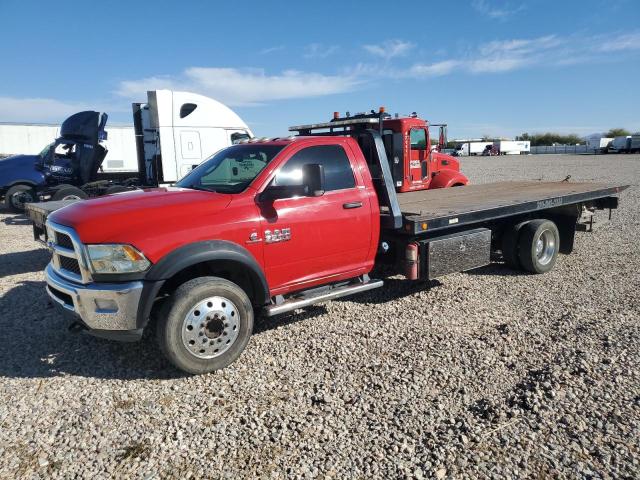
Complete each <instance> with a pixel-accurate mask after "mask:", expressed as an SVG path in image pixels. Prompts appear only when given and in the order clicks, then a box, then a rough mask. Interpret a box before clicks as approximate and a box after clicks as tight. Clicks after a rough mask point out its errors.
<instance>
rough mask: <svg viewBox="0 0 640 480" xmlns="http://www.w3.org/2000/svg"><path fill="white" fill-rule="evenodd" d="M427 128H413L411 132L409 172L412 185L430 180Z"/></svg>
mask: <svg viewBox="0 0 640 480" xmlns="http://www.w3.org/2000/svg"><path fill="white" fill-rule="evenodd" d="M427 135H428V134H427V129H426V128H422V127H420V128H412V129H411V131H410V139H411V145H410V147H409V148H410V152H409V172H410V176H411V182H412V183H422V182H426V181H428V180H429V178H428V177H429V157H430V155H429V154H430V153H431V152H429V142H428V136H427Z"/></svg>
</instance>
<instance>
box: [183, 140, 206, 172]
mask: <svg viewBox="0 0 640 480" xmlns="http://www.w3.org/2000/svg"><path fill="white" fill-rule="evenodd" d="M180 154H181V157H182V158H181V166H180V176H184V175H186V174H187V173H189V172H190V171H191V170H192V169H193V168H195V167H196V166H197V165H198V164H199V163H200V161H201V159H202V149H201V148H200V133H198V132H197V131H194V130H183V131H181V132H180Z"/></svg>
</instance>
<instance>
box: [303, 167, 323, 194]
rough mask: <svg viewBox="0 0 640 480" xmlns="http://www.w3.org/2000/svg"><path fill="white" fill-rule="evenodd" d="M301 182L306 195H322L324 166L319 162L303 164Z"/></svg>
mask: <svg viewBox="0 0 640 480" xmlns="http://www.w3.org/2000/svg"><path fill="white" fill-rule="evenodd" d="M302 183H303V185H304V187H305V190H306V195H307V196H308V197H319V196H321V195H324V167H323V166H322V165H320V164H319V163H307V164H306V165H303V166H302Z"/></svg>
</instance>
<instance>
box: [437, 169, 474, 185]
mask: <svg viewBox="0 0 640 480" xmlns="http://www.w3.org/2000/svg"><path fill="white" fill-rule="evenodd" d="M468 184H469V179H468V178H467V177H465V176H464V175H463V174H462V173H460V172H457V171H455V170H441V171H440V172H439V173H438V174H436V176H435V177H433V179H431V183H430V184H429V188H449V187H452V186H454V185H468Z"/></svg>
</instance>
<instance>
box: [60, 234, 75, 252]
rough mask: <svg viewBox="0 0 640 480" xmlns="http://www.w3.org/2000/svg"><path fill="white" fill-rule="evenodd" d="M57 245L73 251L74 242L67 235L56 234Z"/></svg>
mask: <svg viewBox="0 0 640 480" xmlns="http://www.w3.org/2000/svg"><path fill="white" fill-rule="evenodd" d="M56 243H57V244H58V245H60V246H61V247H64V248H69V249H73V242H72V241H71V237H70V236H69V235H67V234H65V233H62V232H57V233H56Z"/></svg>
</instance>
